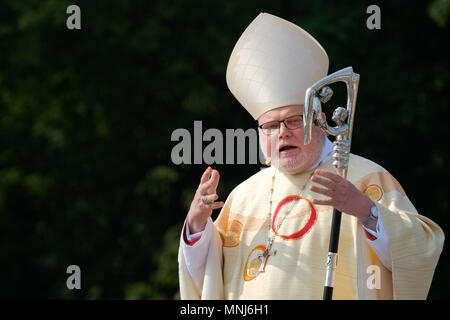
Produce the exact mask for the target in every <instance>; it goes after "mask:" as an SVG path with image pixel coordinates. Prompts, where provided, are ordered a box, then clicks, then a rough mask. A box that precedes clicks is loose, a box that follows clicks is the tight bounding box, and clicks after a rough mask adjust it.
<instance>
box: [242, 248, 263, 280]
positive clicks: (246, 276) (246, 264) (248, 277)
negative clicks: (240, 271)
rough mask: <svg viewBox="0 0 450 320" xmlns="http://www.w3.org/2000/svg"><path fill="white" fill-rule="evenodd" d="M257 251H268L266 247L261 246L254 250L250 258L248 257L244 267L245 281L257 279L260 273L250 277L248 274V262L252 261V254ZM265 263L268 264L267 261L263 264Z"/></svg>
mask: <svg viewBox="0 0 450 320" xmlns="http://www.w3.org/2000/svg"><path fill="white" fill-rule="evenodd" d="M256 250H261V251H262V252H264V251H266V246H265V245H262V244H261V245H259V246H256V247H254V248H253V250H252V251H250V253H249V255H248V257H247V260H246V261H245V266H244V280H245V281H250V280H253V279H255V278H256V277H257V276H258V275H259V273H260V272H259V271H258V272H257V273H256V274H255V275H249V274H248V272H247V271H248V269H247V266H248V261H249V260H250V257H251V256H252V253H253V252H255V251H256ZM263 263H264V264H265V263H267V260H266V261H265V262H263Z"/></svg>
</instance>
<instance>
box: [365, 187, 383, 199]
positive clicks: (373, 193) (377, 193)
mask: <svg viewBox="0 0 450 320" xmlns="http://www.w3.org/2000/svg"><path fill="white" fill-rule="evenodd" d="M364 194H365V195H367V196H368V197H369V198H370V200H372V201H378V200H380V199H381V197H383V190H382V189H381V187H380V186H378V185H376V184H371V185H370V186H368V187H367V188H366V190H365V191H364Z"/></svg>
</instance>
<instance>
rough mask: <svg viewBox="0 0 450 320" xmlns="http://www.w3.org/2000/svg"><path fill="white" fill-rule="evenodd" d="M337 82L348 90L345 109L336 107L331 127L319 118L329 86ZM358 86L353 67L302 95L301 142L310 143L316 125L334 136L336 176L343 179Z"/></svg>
mask: <svg viewBox="0 0 450 320" xmlns="http://www.w3.org/2000/svg"><path fill="white" fill-rule="evenodd" d="M339 81H341V82H344V83H345V85H346V87H347V108H343V107H339V108H337V109H336V110H335V111H334V113H333V118H332V120H333V121H334V122H335V123H336V126H335V127H331V126H329V125H328V123H327V121H326V120H323V119H322V117H321V113H322V103H326V102H328V101H329V100H330V99H331V97H332V95H333V91H332V90H331V88H330V87H328V85H330V84H332V83H334V82H339ZM358 85H359V74H356V73H354V72H353V68H352V67H347V68H344V69H342V70H339V71H336V72H335V73H333V74H330V75H329V76H327V77H325V78H323V79H321V80H319V81H317V82H316V83H315V84H313V85H312V86H311V87H309V88H308V89H307V90H306V95H305V108H304V111H303V136H304V138H303V139H304V143H305V144H309V143H310V142H311V133H312V125H313V124H315V125H317V126H319V127H320V128H321V129H322V130H323V131H325V132H326V133H327V134H330V135H333V136H336V140H335V142H334V144H335V147H334V151H335V153H334V155H333V157H334V159H335V161H334V162H333V164H334V166H335V167H336V169H337V170H338V172H339V174H340V175H341V176H344V177H345V175H346V170H347V167H348V159H349V154H350V145H351V136H352V128H353V120H354V115H355V105H356V96H357V93H358Z"/></svg>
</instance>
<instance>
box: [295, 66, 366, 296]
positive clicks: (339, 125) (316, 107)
mask: <svg viewBox="0 0 450 320" xmlns="http://www.w3.org/2000/svg"><path fill="white" fill-rule="evenodd" d="M335 82H344V83H345V84H346V86H347V108H342V107H338V108H336V109H335V110H334V112H333V117H332V120H333V121H334V122H335V123H336V126H334V127H331V126H329V125H328V123H327V121H326V120H323V119H322V117H321V114H322V103H326V102H328V101H329V100H330V99H331V97H332V95H333V91H332V90H331V88H330V87H328V85H330V84H332V83H335ZM358 85H359V74H356V73H354V72H353V68H352V67H347V68H344V69H341V70H339V71H336V72H335V73H333V74H330V75H329V76H327V77H325V78H323V79H321V80H319V81H317V82H316V83H315V84H314V85H312V86H311V87H309V88H308V90H306V95H305V108H304V111H303V136H304V143H305V144H309V143H310V142H311V133H312V126H313V124H314V125H316V126H318V127H319V128H321V129H322V130H323V131H325V132H326V133H327V134H329V135H333V136H335V137H336V139H335V141H334V142H333V144H334V147H333V151H334V152H333V159H334V161H333V166H334V167H335V168H336V171H337V173H338V174H339V175H340V176H341V177H343V178H346V177H347V169H348V161H349V158H350V146H351V138H352V129H353V120H354V117H355V105H356V96H357V94H358ZM341 215H342V214H341V212H340V211H339V210H337V209H336V208H334V209H333V219H332V221H331V233H330V245H329V249H328V255H327V261H326V278H325V285H324V291H323V300H331V299H332V298H333V275H334V271H335V269H336V267H337V254H338V245H339V232H340V229H341Z"/></svg>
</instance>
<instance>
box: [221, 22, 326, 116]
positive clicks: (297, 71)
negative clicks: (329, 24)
mask: <svg viewBox="0 0 450 320" xmlns="http://www.w3.org/2000/svg"><path fill="white" fill-rule="evenodd" d="M327 73H328V56H327V53H326V52H325V50H324V49H323V48H322V46H321V45H320V44H319V42H317V40H316V39H314V38H313V37H312V36H311V35H310V34H308V33H307V32H306V31H305V30H303V29H301V28H300V27H298V26H296V25H295V24H293V23H291V22H289V21H286V20H284V19H281V18H279V17H276V16H274V15H271V14H268V13H260V14H259V15H258V16H257V17H256V19H255V20H253V22H252V23H251V24H250V25H249V26H248V27H247V29H245V31H244V33H243V34H242V35H241V37H240V38H239V40H238V42H237V43H236V45H235V47H234V49H233V52H232V53H231V57H230V60H229V61H228V67H227V75H226V78H227V85H228V88H229V89H230V91H231V92H232V93H233V95H234V96H235V97H236V99H237V100H238V101H239V102H240V103H241V104H242V106H243V107H244V108H245V109H247V111H248V112H249V113H250V114H251V115H252V116H253V118H254V119H258V118H259V117H260V116H261V115H262V114H263V113H265V112H267V111H269V110H272V109H275V108H279V107H283V106H288V105H293V104H304V101H305V92H306V90H307V89H308V88H309V87H310V86H312V85H313V84H314V83H315V82H317V81H318V80H320V79H322V78H323V77H325V76H326V75H327Z"/></svg>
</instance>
